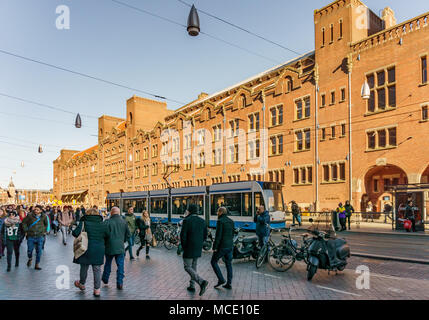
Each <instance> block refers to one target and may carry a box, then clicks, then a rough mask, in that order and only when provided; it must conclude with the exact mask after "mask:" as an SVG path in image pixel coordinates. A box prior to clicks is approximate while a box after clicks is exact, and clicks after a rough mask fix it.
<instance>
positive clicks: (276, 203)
mask: <svg viewBox="0 0 429 320" xmlns="http://www.w3.org/2000/svg"><path fill="white" fill-rule="evenodd" d="M264 197H265V201H266V206H267V210H268V211H269V212H276V211H284V208H283V194H282V191H281V190H264Z"/></svg>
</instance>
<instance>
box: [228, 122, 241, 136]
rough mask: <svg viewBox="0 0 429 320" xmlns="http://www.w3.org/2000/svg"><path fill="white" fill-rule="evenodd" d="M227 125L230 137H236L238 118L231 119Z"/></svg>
mask: <svg viewBox="0 0 429 320" xmlns="http://www.w3.org/2000/svg"><path fill="white" fill-rule="evenodd" d="M229 126H230V128H231V137H237V136H238V130H239V129H240V122H239V119H235V120H231V121H230V122H229Z"/></svg>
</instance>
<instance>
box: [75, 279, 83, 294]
mask: <svg viewBox="0 0 429 320" xmlns="http://www.w3.org/2000/svg"><path fill="white" fill-rule="evenodd" d="M74 286H75V287H76V288H79V289H80V291H84V290H85V286H84V285H83V284H80V282H79V280H76V281H75V282H74Z"/></svg>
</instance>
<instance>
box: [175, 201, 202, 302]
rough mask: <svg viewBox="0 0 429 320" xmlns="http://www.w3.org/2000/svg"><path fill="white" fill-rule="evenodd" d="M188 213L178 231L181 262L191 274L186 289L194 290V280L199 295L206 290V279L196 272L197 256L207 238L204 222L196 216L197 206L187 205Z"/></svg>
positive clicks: (200, 252)
mask: <svg viewBox="0 0 429 320" xmlns="http://www.w3.org/2000/svg"><path fill="white" fill-rule="evenodd" d="M187 212H188V215H187V216H186V218H185V219H184V220H183V225H182V230H181V232H180V243H181V245H182V248H183V264H184V267H185V271H186V272H187V273H188V274H189V275H190V276H191V281H190V284H189V287H188V288H187V290H188V291H191V292H194V291H195V282H196V283H198V284H199V286H200V296H202V295H203V294H204V292H205V291H206V288H207V285H208V281H206V280H204V279H202V278H201V277H200V276H199V275H198V273H197V264H198V258H200V257H201V254H202V251H203V242H204V240H206V238H207V226H206V222H205V221H204V220H203V219H201V218H200V217H198V215H197V213H198V211H197V207H196V206H195V205H194V204H191V205H189V208H188V210H187Z"/></svg>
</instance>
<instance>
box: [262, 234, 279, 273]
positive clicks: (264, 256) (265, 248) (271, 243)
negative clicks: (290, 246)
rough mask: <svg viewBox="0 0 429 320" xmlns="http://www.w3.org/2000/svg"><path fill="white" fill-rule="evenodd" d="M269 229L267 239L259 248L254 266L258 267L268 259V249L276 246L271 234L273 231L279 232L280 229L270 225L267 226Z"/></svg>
mask: <svg viewBox="0 0 429 320" xmlns="http://www.w3.org/2000/svg"><path fill="white" fill-rule="evenodd" d="M269 229H270V236H269V238H268V241H267V242H266V243H265V244H264V245H263V246H262V248H261V250H259V253H258V257H257V258H256V268H257V269H259V268H260V267H261V266H262V265H263V264H264V262H266V261H267V260H268V256H269V254H270V251H271V249H272V248H274V247H275V246H276V244H275V243H274V241H273V239H272V235H273V233H274V232H279V231H281V229H273V228H271V226H269Z"/></svg>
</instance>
